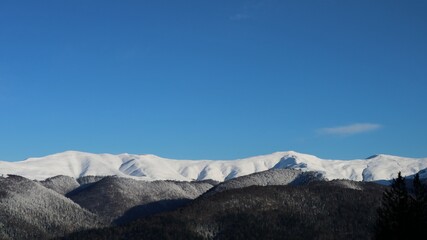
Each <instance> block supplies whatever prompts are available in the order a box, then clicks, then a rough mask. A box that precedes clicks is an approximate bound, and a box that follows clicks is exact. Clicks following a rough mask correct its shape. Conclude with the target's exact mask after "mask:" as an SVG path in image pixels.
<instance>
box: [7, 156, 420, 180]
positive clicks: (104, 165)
mask: <svg viewBox="0 0 427 240" xmlns="http://www.w3.org/2000/svg"><path fill="white" fill-rule="evenodd" d="M283 168H291V169H300V170H302V171H316V172H320V173H321V174H323V175H324V176H325V177H326V178H328V179H350V180H356V181H377V180H388V179H391V178H394V177H396V176H397V173H398V172H399V171H401V172H402V174H403V175H413V174H415V173H417V172H419V171H420V170H424V169H427V158H418V159H416V158H404V157H398V156H391V155H384V154H379V155H374V156H371V157H369V158H367V159H356V160H324V159H320V158H318V157H316V156H313V155H309V154H303V153H299V152H295V151H286V152H275V153H272V154H267V155H261V156H255V157H249V158H243V159H237V160H174V159H167V158H162V157H159V156H156V155H152V154H144V155H134V154H128V153H123V154H118V155H113V154H106V153H105V154H94V153H86V152H78V151H66V152H62V153H56V154H52V155H48V156H46V157H38V158H29V159H27V160H25V161H21V162H1V161H0V174H3V175H5V174H15V175H21V176H24V177H27V178H31V179H46V178H49V177H53V176H56V175H64V176H71V177H74V178H78V177H82V176H90V175H94V176H109V175H116V176H119V177H128V178H134V179H138V180H147V181H152V180H179V181H193V180H205V179H213V180H216V181H224V180H227V179H231V178H235V177H239V176H244V175H248V174H252V173H256V172H261V171H265V170H269V169H283Z"/></svg>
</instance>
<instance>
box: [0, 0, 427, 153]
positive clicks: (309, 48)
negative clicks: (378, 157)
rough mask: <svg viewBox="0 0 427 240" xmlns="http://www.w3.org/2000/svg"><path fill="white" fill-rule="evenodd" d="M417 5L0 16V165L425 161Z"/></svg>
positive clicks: (137, 6) (108, 7)
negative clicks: (147, 156)
mask: <svg viewBox="0 0 427 240" xmlns="http://www.w3.org/2000/svg"><path fill="white" fill-rule="evenodd" d="M426 13H427V1H403V0H402V1H393V0H387V1H385V0H384V1H380V0H378V1H370V0H369V1H368V0H362V1H342V0H336V1H301V0H295V1H280V0H259V1H255V0H254V1H238V0H236V1H229V0H224V1H220V0H218V1H214V0H193V1H175V0H173V1H172V0H170V1H162V0H156V1H108V0H99V1H95V0H93V1H87V0H84V1H79V0H73V1H65V0H52V1H19V0H10V1H8V0H5V1H1V2H0V113H1V115H0V159H1V160H11V161H15V160H22V159H25V158H27V157H30V156H43V155H47V154H51V153H56V152H61V151H65V150H79V151H88V152H95V153H102V152H108V153H123V152H129V153H136V154H142V153H152V154H156V155H160V156H163V157H171V158H188V159H200V158H207V159H234V158H239V157H247V156H252V155H259V154H265V153H271V152H275V151H284V150H295V151H299V152H303V153H309V154H314V155H317V156H319V157H323V158H341V159H350V158H364V157H367V156H369V155H372V154H376V153H387V154H394V155H403V156H409V157H427V14H426Z"/></svg>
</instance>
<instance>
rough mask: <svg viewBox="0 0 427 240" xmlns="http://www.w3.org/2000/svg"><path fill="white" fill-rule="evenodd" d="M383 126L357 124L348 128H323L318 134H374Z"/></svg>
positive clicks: (347, 126)
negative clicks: (373, 132)
mask: <svg viewBox="0 0 427 240" xmlns="http://www.w3.org/2000/svg"><path fill="white" fill-rule="evenodd" d="M381 127H382V126H381V125H380V124H374V123H355V124H351V125H346V126H338V127H330V128H321V129H318V130H317V133H319V134H322V135H353V134H358V133H365V132H372V131H375V130H378V129H379V128H381Z"/></svg>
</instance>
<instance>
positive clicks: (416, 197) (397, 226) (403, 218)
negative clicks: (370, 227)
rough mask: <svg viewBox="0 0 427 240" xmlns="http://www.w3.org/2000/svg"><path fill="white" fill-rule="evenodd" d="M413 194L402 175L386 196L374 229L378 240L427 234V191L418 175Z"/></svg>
mask: <svg viewBox="0 0 427 240" xmlns="http://www.w3.org/2000/svg"><path fill="white" fill-rule="evenodd" d="M412 184H413V193H411V194H409V193H408V190H407V189H406V183H405V178H403V177H402V175H401V173H400V172H399V174H398V177H397V178H396V179H394V180H393V183H392V185H391V188H390V189H388V190H386V191H385V192H384V194H383V199H382V202H381V207H380V208H379V209H378V219H377V223H376V228H375V238H376V239H411V238H419V236H423V235H424V229H425V228H426V227H427V191H426V189H425V187H424V186H423V185H422V184H421V181H420V178H419V175H418V174H416V175H415V177H414V180H413V182H412Z"/></svg>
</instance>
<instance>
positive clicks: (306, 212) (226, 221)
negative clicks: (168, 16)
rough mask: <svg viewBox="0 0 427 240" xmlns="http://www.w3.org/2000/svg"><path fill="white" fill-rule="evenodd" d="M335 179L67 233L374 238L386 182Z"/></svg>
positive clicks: (240, 193) (221, 196) (252, 190)
mask: <svg viewBox="0 0 427 240" xmlns="http://www.w3.org/2000/svg"><path fill="white" fill-rule="evenodd" d="M348 185H349V183H348V182H344V183H343V182H342V181H332V182H314V183H311V184H308V185H304V186H264V187H262V186H252V187H247V188H242V189H232V190H228V191H223V192H219V193H216V194H214V195H211V196H203V197H200V198H198V199H196V200H195V201H193V202H192V203H191V204H190V205H188V206H186V207H183V208H180V209H178V210H176V211H173V212H169V213H163V214H160V215H156V216H152V217H150V218H146V219H143V220H139V221H135V222H132V223H131V224H128V225H126V226H119V227H112V228H105V229H98V230H90V231H85V232H80V233H75V234H73V235H70V236H69V237H68V238H67V239H370V238H371V237H372V236H373V235H372V234H373V225H374V222H375V219H376V209H377V207H378V206H379V204H380V198H381V194H382V192H383V190H384V187H383V186H380V185H377V184H373V183H354V184H353V183H351V186H352V187H351V188H349V187H348Z"/></svg>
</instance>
